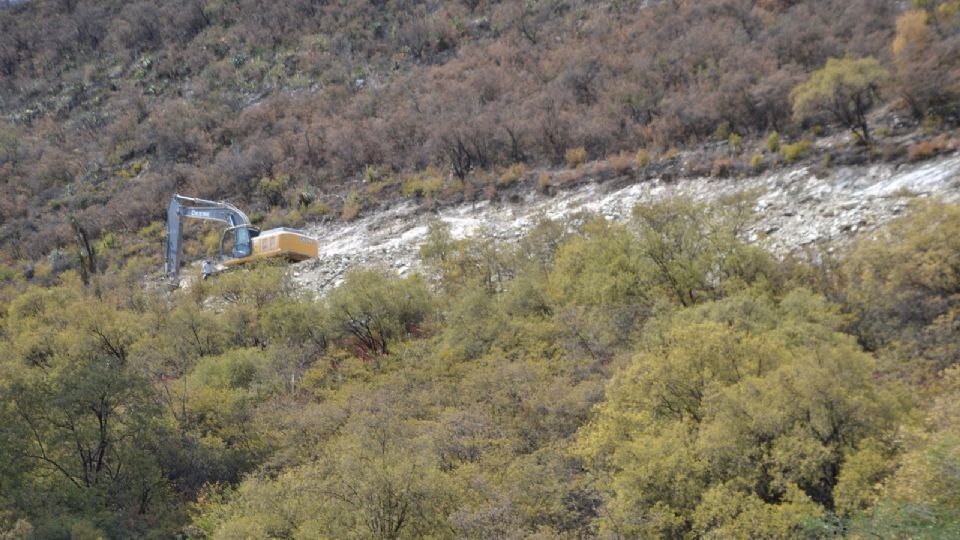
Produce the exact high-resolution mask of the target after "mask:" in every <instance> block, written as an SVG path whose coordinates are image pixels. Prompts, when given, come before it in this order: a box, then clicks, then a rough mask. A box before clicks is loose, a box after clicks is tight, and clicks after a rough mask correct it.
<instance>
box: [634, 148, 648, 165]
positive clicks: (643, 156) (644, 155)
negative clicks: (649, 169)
mask: <svg viewBox="0 0 960 540" xmlns="http://www.w3.org/2000/svg"><path fill="white" fill-rule="evenodd" d="M634 160H635V161H636V162H637V167H646V166H647V165H649V164H650V160H651V156H650V152H649V151H647V150H645V149H642V148H641V149H640V150H637V155H636V156H635V157H634Z"/></svg>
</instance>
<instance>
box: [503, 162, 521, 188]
mask: <svg viewBox="0 0 960 540" xmlns="http://www.w3.org/2000/svg"><path fill="white" fill-rule="evenodd" d="M526 174H527V166H526V165H524V164H523V163H514V164H513V165H511V166H510V167H508V168H507V170H506V171H504V172H503V174H501V175H500V179H499V180H498V181H497V183H499V184H500V185H501V186H510V185H513V184H515V183H517V182H519V181H520V180H522V179H523V177H524V176H526Z"/></svg>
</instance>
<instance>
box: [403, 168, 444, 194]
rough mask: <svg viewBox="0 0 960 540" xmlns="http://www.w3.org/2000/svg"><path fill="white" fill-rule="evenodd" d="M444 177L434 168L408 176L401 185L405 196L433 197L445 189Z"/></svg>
mask: <svg viewBox="0 0 960 540" xmlns="http://www.w3.org/2000/svg"><path fill="white" fill-rule="evenodd" d="M443 185H444V182H443V177H442V176H441V175H440V173H439V172H437V171H436V170H434V169H433V168H427V170H425V171H423V172H421V173H418V174H415V175H413V176H411V177H409V178H407V179H406V180H405V181H404V182H403V185H402V186H400V193H402V194H403V196H404V197H423V198H426V199H430V198H433V197H434V196H436V195H437V194H438V193H440V191H441V190H442V189H443Z"/></svg>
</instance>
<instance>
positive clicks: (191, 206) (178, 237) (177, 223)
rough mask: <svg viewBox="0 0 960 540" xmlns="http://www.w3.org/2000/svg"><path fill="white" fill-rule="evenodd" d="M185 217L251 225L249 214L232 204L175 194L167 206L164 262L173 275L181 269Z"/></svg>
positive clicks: (233, 224) (168, 272)
mask: <svg viewBox="0 0 960 540" xmlns="http://www.w3.org/2000/svg"><path fill="white" fill-rule="evenodd" d="M183 218H192V219H206V220H210V221H219V222H221V223H226V224H227V225H228V226H229V227H230V228H245V227H248V226H249V225H250V219H249V218H247V215H246V214H244V213H243V212H242V211H241V210H240V209H239V208H237V207H235V206H233V205H231V204H228V203H225V202H222V201H221V202H217V201H207V200H204V199H196V198H194V197H184V196H183V195H174V196H173V197H171V198H170V206H169V207H168V208H167V252H166V261H165V264H164V271H165V272H166V274H167V275H168V276H171V277H174V276H176V275H177V274H178V273H179V271H180V244H181V242H182V240H183V232H182V229H183Z"/></svg>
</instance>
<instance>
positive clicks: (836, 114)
mask: <svg viewBox="0 0 960 540" xmlns="http://www.w3.org/2000/svg"><path fill="white" fill-rule="evenodd" d="M888 78H889V73H888V72H887V70H886V69H884V67H883V66H881V65H880V62H878V61H877V60H876V59H875V58H871V57H867V58H856V59H854V58H840V59H838V58H830V59H829V60H827V64H826V65H825V66H824V67H822V68H820V69H819V70H817V71H815V72H813V74H812V75H811V76H810V78H809V79H808V80H807V81H806V82H803V83H800V84H799V85H797V86H796V87H795V88H794V89H793V91H791V92H790V101H791V103H792V104H793V113H794V115H795V116H796V117H797V118H805V117H809V116H812V115H816V114H820V113H823V112H826V113H829V114H830V115H831V116H833V118H834V119H836V120H837V121H838V122H840V124H842V125H843V126H844V127H846V128H848V129H850V130H851V131H852V132H853V133H854V135H856V136H857V137H858V138H859V139H860V140H861V141H863V142H865V143H869V142H870V128H869V126H868V125H867V113H868V112H869V111H870V109H871V108H872V107H873V104H874V103H875V102H876V101H877V99H878V97H879V94H880V88H881V87H882V86H883V85H884V84H885V83H886V82H887V79H888Z"/></svg>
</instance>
